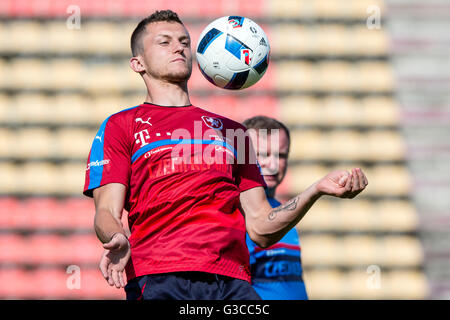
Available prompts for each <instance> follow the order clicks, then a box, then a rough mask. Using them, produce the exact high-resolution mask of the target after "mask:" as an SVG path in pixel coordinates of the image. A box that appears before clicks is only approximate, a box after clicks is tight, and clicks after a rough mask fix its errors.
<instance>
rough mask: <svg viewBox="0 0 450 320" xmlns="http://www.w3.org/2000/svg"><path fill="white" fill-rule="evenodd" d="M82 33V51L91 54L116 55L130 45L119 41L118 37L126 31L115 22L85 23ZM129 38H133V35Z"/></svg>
mask: <svg viewBox="0 0 450 320" xmlns="http://www.w3.org/2000/svg"><path fill="white" fill-rule="evenodd" d="M80 31H81V32H82V33H83V42H84V43H83V46H82V49H83V51H84V52H86V53H90V54H99V53H100V54H115V53H118V52H120V51H123V50H122V48H123V46H127V45H128V43H129V42H126V43H121V42H120V41H117V39H116V35H117V34H119V33H123V32H124V30H121V29H120V25H117V24H116V23H114V22H108V21H105V22H100V21H95V22H94V21H92V22H85V23H83V26H82V28H81V30H80ZM129 36H130V37H131V34H129Z"/></svg>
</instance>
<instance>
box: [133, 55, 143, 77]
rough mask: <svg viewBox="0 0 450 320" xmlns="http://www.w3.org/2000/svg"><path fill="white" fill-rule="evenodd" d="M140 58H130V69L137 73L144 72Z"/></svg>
mask: <svg viewBox="0 0 450 320" xmlns="http://www.w3.org/2000/svg"><path fill="white" fill-rule="evenodd" d="M141 59H142V58H141V56H137V57H132V58H131V59H130V68H131V69H132V70H133V71H134V72H137V73H142V72H145V67H144V64H143V63H142V60H141Z"/></svg>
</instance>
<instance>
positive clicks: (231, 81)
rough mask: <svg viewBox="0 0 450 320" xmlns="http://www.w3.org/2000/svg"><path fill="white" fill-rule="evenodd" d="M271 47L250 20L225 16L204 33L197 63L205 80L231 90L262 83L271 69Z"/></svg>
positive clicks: (197, 54)
mask: <svg viewBox="0 0 450 320" xmlns="http://www.w3.org/2000/svg"><path fill="white" fill-rule="evenodd" d="M269 55H270V45H269V40H268V39H267V36H266V34H265V33H264V31H263V29H262V28H261V27H260V26H259V25H257V24H256V23H255V22H254V21H252V20H251V19H249V18H245V17H240V16H225V17H221V18H219V19H216V20H214V21H213V22H211V23H210V24H209V25H208V26H207V27H206V28H205V29H204V30H203V32H202V33H201V35H200V38H199V42H198V45H197V52H196V57H197V63H198V66H199V68H200V71H201V72H202V74H203V76H204V77H205V78H206V79H207V80H208V81H209V82H211V83H212V84H214V85H215V86H218V87H220V88H224V89H229V90H239V89H244V88H248V87H250V86H252V85H254V84H255V83H256V82H258V80H259V79H261V77H262V76H263V75H264V73H265V72H266V70H267V66H268V65H269Z"/></svg>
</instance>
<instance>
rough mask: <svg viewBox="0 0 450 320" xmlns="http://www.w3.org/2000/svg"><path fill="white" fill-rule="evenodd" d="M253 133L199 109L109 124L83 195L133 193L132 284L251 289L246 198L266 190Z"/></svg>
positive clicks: (148, 110)
mask: <svg viewBox="0 0 450 320" xmlns="http://www.w3.org/2000/svg"><path fill="white" fill-rule="evenodd" d="M245 130H246V129H245V127H244V126H243V125H241V124H239V123H237V122H235V121H233V120H230V119H227V118H225V117H223V116H220V115H217V114H214V113H211V112H209V111H206V110H203V109H201V108H198V107H195V106H193V105H189V106H184V107H165V106H158V105H154V104H150V103H144V104H141V105H139V106H136V107H133V108H130V109H126V110H123V111H121V112H118V113H116V114H113V115H111V116H110V117H108V118H107V119H106V120H105V121H104V122H103V124H102V125H101V127H100V129H99V131H98V133H97V135H96V136H95V138H94V142H93V144H92V147H91V151H90V154H89V158H88V164H87V168H86V181H85V186H84V192H83V193H84V194H85V195H87V196H90V197H92V191H93V189H95V188H98V187H100V186H102V185H105V184H108V183H121V184H124V185H125V186H126V187H127V195H126V199H125V209H126V210H127V211H128V212H129V215H128V223H129V226H130V230H131V236H130V238H129V241H130V245H131V258H130V260H129V262H128V264H127V267H126V275H127V279H128V280H130V279H132V278H134V277H138V276H142V275H146V274H156V273H167V272H177V271H201V272H209V273H216V274H221V275H225V276H230V277H233V278H238V279H243V280H246V281H250V269H249V253H248V249H247V246H246V241H245V235H246V230H245V220H244V216H243V214H242V213H241V212H240V210H239V194H240V192H242V191H245V190H248V189H251V188H254V187H259V186H263V187H265V183H264V180H263V178H262V176H261V174H260V170H259V168H258V166H257V162H256V156H255V154H254V151H253V149H251V148H252V144H251V142H250V138H249V137H248V135H246V134H245Z"/></svg>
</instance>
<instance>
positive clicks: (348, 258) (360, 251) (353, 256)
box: [339, 235, 383, 266]
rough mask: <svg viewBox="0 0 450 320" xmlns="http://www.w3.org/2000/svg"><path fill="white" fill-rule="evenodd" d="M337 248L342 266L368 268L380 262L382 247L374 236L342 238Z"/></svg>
mask: <svg viewBox="0 0 450 320" xmlns="http://www.w3.org/2000/svg"><path fill="white" fill-rule="evenodd" d="M339 248H340V257H341V261H340V263H341V264H342V265H343V266H368V265H372V264H379V263H380V262H381V261H382V255H383V251H382V248H383V247H382V246H381V243H380V241H379V240H378V239H377V238H376V237H374V236H370V235H349V236H344V237H342V238H341V239H340V245H339Z"/></svg>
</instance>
